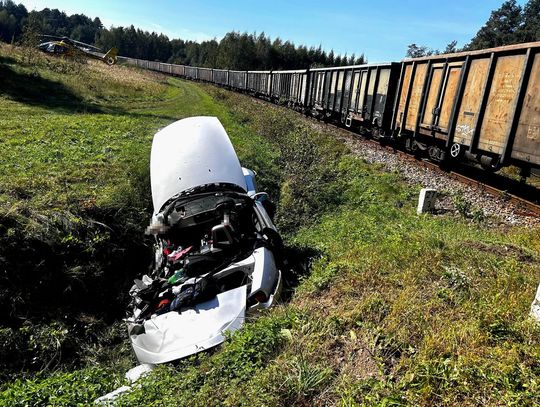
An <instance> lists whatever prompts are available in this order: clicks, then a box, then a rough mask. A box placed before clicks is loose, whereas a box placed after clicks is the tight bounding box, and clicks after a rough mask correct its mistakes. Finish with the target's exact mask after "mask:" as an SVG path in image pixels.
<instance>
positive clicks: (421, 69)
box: [405, 62, 428, 131]
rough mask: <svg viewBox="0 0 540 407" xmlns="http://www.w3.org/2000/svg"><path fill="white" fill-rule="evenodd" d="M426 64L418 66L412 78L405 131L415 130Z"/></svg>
mask: <svg viewBox="0 0 540 407" xmlns="http://www.w3.org/2000/svg"><path fill="white" fill-rule="evenodd" d="M427 67H428V64H427V62H425V63H421V64H418V65H417V66H416V72H415V74H414V78H412V81H413V85H412V89H411V94H410V96H409V108H408V109H407V118H406V120H405V129H407V130H411V131H414V130H415V128H416V118H417V116H418V113H419V111H420V101H421V99H422V91H423V89H424V82H425V80H426V74H427Z"/></svg>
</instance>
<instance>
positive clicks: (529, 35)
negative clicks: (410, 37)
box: [406, 0, 540, 58]
mask: <svg viewBox="0 0 540 407" xmlns="http://www.w3.org/2000/svg"><path fill="white" fill-rule="evenodd" d="M533 41H540V0H529V1H527V3H525V5H524V6H523V7H521V6H520V5H519V4H517V3H516V0H507V1H505V2H504V3H503V4H502V5H501V7H499V8H498V9H497V10H493V11H492V12H491V15H490V17H489V19H488V21H487V22H486V23H485V24H484V25H483V26H482V28H480V30H478V32H477V33H476V35H475V36H474V37H473V38H472V40H471V42H469V43H468V44H466V45H465V46H463V47H462V48H458V47H457V41H452V42H450V43H449V44H448V45H447V46H446V49H444V50H443V51H440V50H437V49H432V48H429V47H427V46H425V45H417V44H410V45H409V46H408V49H407V54H406V56H407V57H410V58H418V57H422V56H429V55H436V54H451V53H454V52H460V51H474V50H477V49H484V48H494V47H500V46H503V45H510V44H519V43H522V42H533Z"/></svg>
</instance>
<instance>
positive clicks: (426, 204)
mask: <svg viewBox="0 0 540 407" xmlns="http://www.w3.org/2000/svg"><path fill="white" fill-rule="evenodd" d="M436 201H437V190H436V189H431V188H422V189H421V190H420V197H419V198H418V208H417V209H416V213H417V214H418V215H420V214H421V213H426V212H433V210H434V209H435V202H436Z"/></svg>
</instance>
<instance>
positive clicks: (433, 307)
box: [0, 48, 540, 406]
mask: <svg viewBox="0 0 540 407" xmlns="http://www.w3.org/2000/svg"><path fill="white" fill-rule="evenodd" d="M8 55H9V54H8V53H7V52H6V48H3V49H2V60H1V61H0V62H2V63H3V65H0V69H1V70H2V72H3V73H4V72H7V73H8V74H9V75H10V76H8V78H11V79H10V80H9V81H4V79H3V78H4V74H2V83H0V89H1V90H2V96H1V98H0V110H1V111H2V115H1V116H0V117H1V118H0V129H1V130H2V135H1V139H0V142H1V143H2V150H3V160H2V162H1V163H0V166H1V171H0V174H1V177H0V210H1V215H0V232H1V235H0V239H2V242H1V249H0V250H1V252H0V262H1V263H0V265H1V267H2V272H3V273H4V274H3V275H2V276H1V277H0V278H1V279H2V293H1V295H2V297H1V304H2V314H1V315H2V323H3V324H4V325H3V327H2V330H1V331H0V335H1V336H0V352H1V355H2V358H0V360H1V361H2V362H1V363H3V366H2V368H3V372H5V374H4V377H6V378H7V377H8V376H9V373H13V372H14V371H17V370H21V369H23V370H24V371H25V374H24V376H26V377H27V378H29V380H26V381H25V380H14V379H12V380H8V381H6V382H5V383H4V384H3V385H2V387H0V391H2V392H1V393H0V403H4V404H8V405H9V404H10V403H22V404H25V403H26V404H28V405H41V404H47V403H49V404H52V405H73V404H76V403H83V404H87V403H89V402H90V401H91V400H93V398H94V397H96V396H97V395H101V394H103V393H105V392H106V391H109V390H111V389H112V388H114V387H116V386H118V385H120V384H121V382H122V381H121V374H122V373H123V370H124V369H126V368H127V367H129V366H130V364H131V363H133V361H132V359H130V356H129V350H128V349H127V347H126V343H125V341H124V342H121V337H122V332H121V330H119V328H118V326H119V324H118V323H115V324H112V325H110V323H111V322H112V321H115V320H117V319H118V317H119V315H121V309H120V308H121V306H122V301H124V300H125V297H123V295H124V291H122V290H125V288H126V285H127V284H129V279H130V278H131V277H132V276H133V274H135V273H138V272H141V271H142V270H144V266H141V264H144V262H145V260H144V258H145V256H146V255H147V254H146V253H147V251H146V250H141V249H142V248H144V247H142V246H141V243H140V237H141V236H142V230H143V227H144V225H145V224H146V222H147V220H148V208H149V191H148V176H147V168H148V154H149V148H150V141H151V137H152V134H153V133H154V131H155V130H156V129H157V128H159V127H160V126H162V125H164V124H166V123H168V122H170V121H172V120H175V119H177V118H181V117H185V116H189V115H195V114H211V115H216V116H218V117H219V118H220V120H222V122H223V123H224V126H225V128H226V129H227V131H228V132H229V135H230V136H231V139H232V140H233V143H234V145H235V147H236V149H237V152H238V154H239V156H240V158H241V161H242V162H243V163H244V164H245V165H247V166H250V167H252V168H254V169H255V170H256V171H257V172H258V174H259V183H260V185H261V186H262V187H263V188H265V189H267V190H269V191H270V193H271V194H272V195H273V196H274V197H275V198H276V199H278V200H279V206H278V208H279V210H278V215H277V223H278V225H279V227H280V228H281V230H282V231H283V232H284V233H285V235H286V241H287V244H289V245H295V246H298V247H309V248H314V249H317V250H318V251H319V252H320V253H321V256H320V257H319V258H317V259H316V260H315V261H314V264H313V267H312V272H311V273H310V274H309V275H306V276H300V277H301V278H300V283H299V285H298V287H297V289H296V292H295V293H294V295H293V297H292V299H291V300H290V301H289V302H288V303H286V304H283V305H281V306H279V307H276V308H274V309H273V310H271V311H270V312H268V313H266V314H264V315H262V316H261V317H259V318H257V319H256V320H255V321H253V322H251V323H249V324H247V325H246V326H245V328H244V329H243V330H242V331H240V332H238V333H237V334H236V335H234V336H233V337H232V338H231V339H230V340H229V341H228V342H227V343H226V344H225V345H224V346H222V347H220V348H219V349H218V350H217V351H215V352H212V353H205V354H201V355H198V356H196V357H193V358H190V359H188V360H185V361H182V362H180V363H178V364H176V365H174V366H172V365H168V366H161V367H160V368H158V369H156V371H155V372H154V373H152V374H151V375H150V376H149V377H148V378H147V379H145V380H144V381H143V382H142V386H141V387H140V388H139V389H137V390H135V391H134V392H133V393H131V394H130V395H128V396H126V397H124V398H123V399H121V400H120V402H119V404H120V405H152V404H154V405H205V406H206V405H218V404H228V405H263V404H266V405H292V404H295V405H313V404H315V405H316V404H319V405H322V404H341V405H354V404H356V403H359V404H373V405H380V404H386V405H392V404H418V403H421V404H426V405H427V404H433V403H437V404H456V403H461V404H501V403H503V404H507V403H512V402H514V403H517V404H534V403H538V402H540V400H539V394H540V393H539V390H540V389H539V383H538V375H539V373H540V345H539V333H540V329H539V328H538V327H537V326H535V325H534V324H532V323H531V322H530V321H529V320H528V318H527V314H528V307H529V305H530V301H531V300H532V297H533V294H534V291H535V287H536V284H537V283H538V282H539V281H540V266H539V262H540V256H539V254H538V253H539V250H540V231H539V230H524V229H520V228H501V229H493V228H491V229H488V228H487V227H485V226H484V225H483V224H482V223H474V222H471V221H470V220H467V219H463V218H460V217H459V216H458V215H455V214H446V215H439V216H417V215H416V214H415V200H416V195H417V192H418V188H413V187H409V186H407V185H405V184H404V183H403V182H402V181H401V180H400V177H399V174H390V173H384V172H382V171H381V170H380V168H378V167H376V166H371V165H367V164H365V163H364V162H362V161H361V160H359V159H357V158H355V157H353V156H352V155H351V154H350V153H349V152H348V151H347V149H346V148H345V147H344V146H343V145H341V144H340V143H336V142H335V141H334V140H333V139H332V137H331V135H330V134H325V133H324V132H321V131H319V130H317V128H316V127H314V126H312V124H311V123H309V122H306V121H304V120H303V119H301V118H300V116H298V115H297V114H295V113H293V112H290V111H286V110H284V109H281V108H277V107H273V106H269V105H266V104H262V103H259V102H254V101H253V100H251V99H249V98H247V97H245V96H241V95H236V94H232V93H229V92H226V91H223V90H217V89H215V88H213V87H210V86H202V85H197V84H193V83H188V82H183V81H179V80H174V79H166V78H163V77H160V76H154V75H151V74H146V73H145V74H143V73H139V72H136V71H133V70H128V69H124V68H121V67H115V68H113V69H108V68H106V67H104V66H101V65H95V64H91V65H89V66H83V67H74V68H73V67H70V65H69V64H64V65H65V66H64V65H62V64H61V63H60V62H55V61H56V60H51V61H52V62H47V60H40V61H41V62H40V63H39V65H38V67H37V68H35V67H32V66H25V65H24V64H23V63H21V61H20V60H19V57H18V56H15V59H10V58H9V57H8ZM60 71H68V73H67V74H62V73H60ZM76 71H78V72H76ZM16 79H17V80H16ZM19 79H20V80H19ZM33 89H43V91H39V92H38V91H34V90H33ZM4 157H5V158H4ZM43 287H46V288H47V289H48V290H51V291H50V292H49V291H48V290H45V289H43ZM111 308H112V309H111ZM4 321H5V322H4ZM51 321H52V322H51ZM78 334H80V335H82V336H80V337H81V338H83V339H84V340H83V339H77V337H78V336H77V335H78ZM88 341H90V344H86V345H83V342H84V343H86V342H88ZM12 355H17V357H16V358H15V357H12ZM21 361H22V362H21ZM39 371H41V372H40V373H35V372H39ZM34 374H35V376H33V375H34ZM18 376H20V374H19V375H18Z"/></svg>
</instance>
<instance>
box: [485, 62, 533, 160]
mask: <svg viewBox="0 0 540 407" xmlns="http://www.w3.org/2000/svg"><path fill="white" fill-rule="evenodd" d="M524 63H525V55H510V56H503V57H499V58H498V60H497V65H496V67H495V73H494V75H493V80H492V83H491V89H490V92H489V96H488V101H487V105H486V110H485V113H484V119H483V121H482V125H481V127H480V139H479V140H478V148H479V149H480V150H483V151H489V152H490V153H495V154H501V153H502V152H503V148H504V144H505V142H506V138H507V136H508V133H509V132H510V124H511V122H512V116H513V114H514V105H515V102H516V98H517V95H518V91H519V82H520V79H521V74H522V71H523V67H524Z"/></svg>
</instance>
